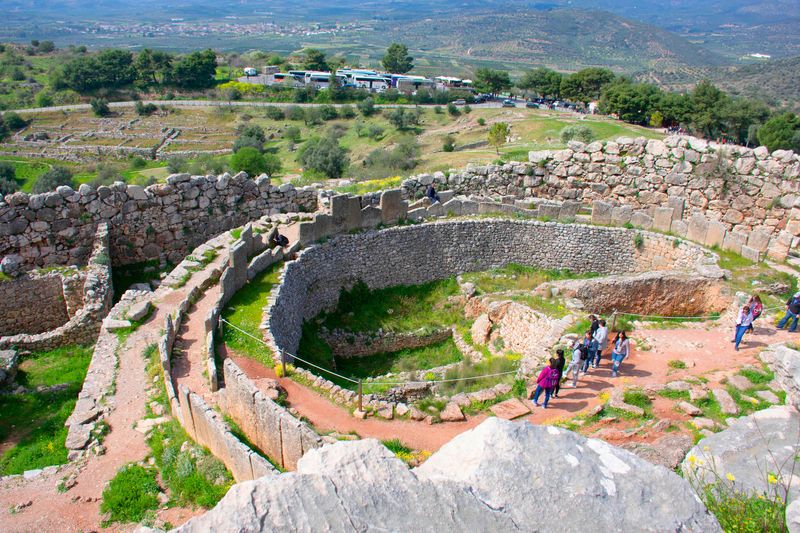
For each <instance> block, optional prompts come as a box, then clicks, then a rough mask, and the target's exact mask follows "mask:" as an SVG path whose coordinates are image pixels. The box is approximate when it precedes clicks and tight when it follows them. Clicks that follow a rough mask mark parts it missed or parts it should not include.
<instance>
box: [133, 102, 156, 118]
mask: <svg viewBox="0 0 800 533" xmlns="http://www.w3.org/2000/svg"><path fill="white" fill-rule="evenodd" d="M134 109H136V114H137V115H139V116H143V117H146V116H150V115H152V114H153V113H155V112H156V111H158V106H157V105H155V104H144V103H142V102H136V105H134Z"/></svg>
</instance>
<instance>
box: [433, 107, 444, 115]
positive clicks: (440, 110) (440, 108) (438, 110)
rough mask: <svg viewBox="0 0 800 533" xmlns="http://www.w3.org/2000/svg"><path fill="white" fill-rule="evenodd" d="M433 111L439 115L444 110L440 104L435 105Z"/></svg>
mask: <svg viewBox="0 0 800 533" xmlns="http://www.w3.org/2000/svg"><path fill="white" fill-rule="evenodd" d="M433 112H434V113H436V114H437V115H441V114H442V113H444V111H443V110H442V106H440V105H437V106H436V107H434V108H433Z"/></svg>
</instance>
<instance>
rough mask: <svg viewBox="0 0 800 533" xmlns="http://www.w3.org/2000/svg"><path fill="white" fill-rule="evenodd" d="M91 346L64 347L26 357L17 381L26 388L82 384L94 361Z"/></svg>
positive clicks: (20, 367) (18, 372)
mask: <svg viewBox="0 0 800 533" xmlns="http://www.w3.org/2000/svg"><path fill="white" fill-rule="evenodd" d="M92 352H93V348H92V347H91V346H64V347H62V348H56V349H54V350H50V351H47V352H34V353H32V354H31V355H29V356H27V357H25V358H24V359H23V361H22V363H20V366H19V370H18V371H17V377H16V381H17V383H19V384H20V385H22V386H23V387H26V388H35V387H39V386H43V387H48V386H51V385H58V384H59V383H71V384H72V383H78V384H82V383H83V379H84V378H85V377H86V369H87V368H89V363H90V362H91V360H92Z"/></svg>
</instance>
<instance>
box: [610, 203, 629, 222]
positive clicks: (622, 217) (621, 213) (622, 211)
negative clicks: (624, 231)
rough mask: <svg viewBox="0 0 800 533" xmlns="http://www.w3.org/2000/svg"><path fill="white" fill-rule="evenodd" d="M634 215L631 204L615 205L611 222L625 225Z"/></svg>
mask: <svg viewBox="0 0 800 533" xmlns="http://www.w3.org/2000/svg"><path fill="white" fill-rule="evenodd" d="M632 216H633V207H631V206H629V205H621V206H619V207H614V208H613V209H612V210H611V223H612V224H614V225H615V226H624V225H625V224H627V223H629V222H630V221H631V217H632Z"/></svg>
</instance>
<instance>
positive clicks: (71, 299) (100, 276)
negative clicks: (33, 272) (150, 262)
mask: <svg viewBox="0 0 800 533" xmlns="http://www.w3.org/2000/svg"><path fill="white" fill-rule="evenodd" d="M93 241H94V242H93V244H92V248H91V250H92V251H91V256H90V257H89V259H88V262H87V264H86V268H85V270H84V271H82V272H81V273H80V279H81V280H82V283H81V284H80V287H81V296H80V298H79V297H78V296H76V295H74V294H72V295H68V297H67V298H66V300H67V303H66V304H65V299H64V296H63V294H62V297H61V301H60V305H61V308H62V312H63V314H64V315H63V316H64V318H65V321H63V322H62V323H61V324H60V325H57V326H56V327H54V328H53V329H48V330H47V331H44V332H41V333H35V334H31V333H18V334H16V335H9V336H5V337H0V349H5V348H10V347H17V348H21V349H26V350H33V351H37V350H51V349H53V348H57V347H59V346H66V345H70V344H92V343H93V342H94V341H95V339H96V338H97V335H98V333H99V331H100V323H101V321H102V320H103V318H105V316H106V315H107V314H108V312H109V310H110V309H111V302H112V299H113V295H114V294H113V287H112V284H111V265H110V261H109V258H108V247H109V237H108V225H107V224H101V225H100V226H99V227H98V228H97V231H96V233H94V236H93ZM6 283H12V284H13V283H17V282H16V281H11V282H6ZM70 283H72V282H70ZM59 286H61V284H60V283H59ZM59 290H62V289H61V288H59ZM74 290H75V289H74V288H72V289H70V291H74ZM20 298H22V296H20ZM79 299H82V304H83V305H82V307H81V308H80V309H74V306H75V304H76V303H77V301H79ZM23 301H24V302H27V303H28V305H29V306H30V307H29V308H27V309H25V312H26V313H27V314H28V315H30V316H31V317H34V318H38V317H39V314H40V312H41V313H42V314H44V315H45V316H47V315H50V314H51V312H50V311H48V310H47V309H45V308H44V307H43V306H42V308H41V309H40V306H38V305H37V304H36V302H34V301H30V302H29V301H27V300H23ZM51 302H52V301H51ZM12 303H13V302H12ZM68 304H69V305H72V306H73V308H72V309H70V312H71V313H72V314H71V315H69V313H68V307H67V305H68ZM31 309H36V312H34V313H32V312H31ZM0 316H3V317H5V315H4V314H2V313H0Z"/></svg>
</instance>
